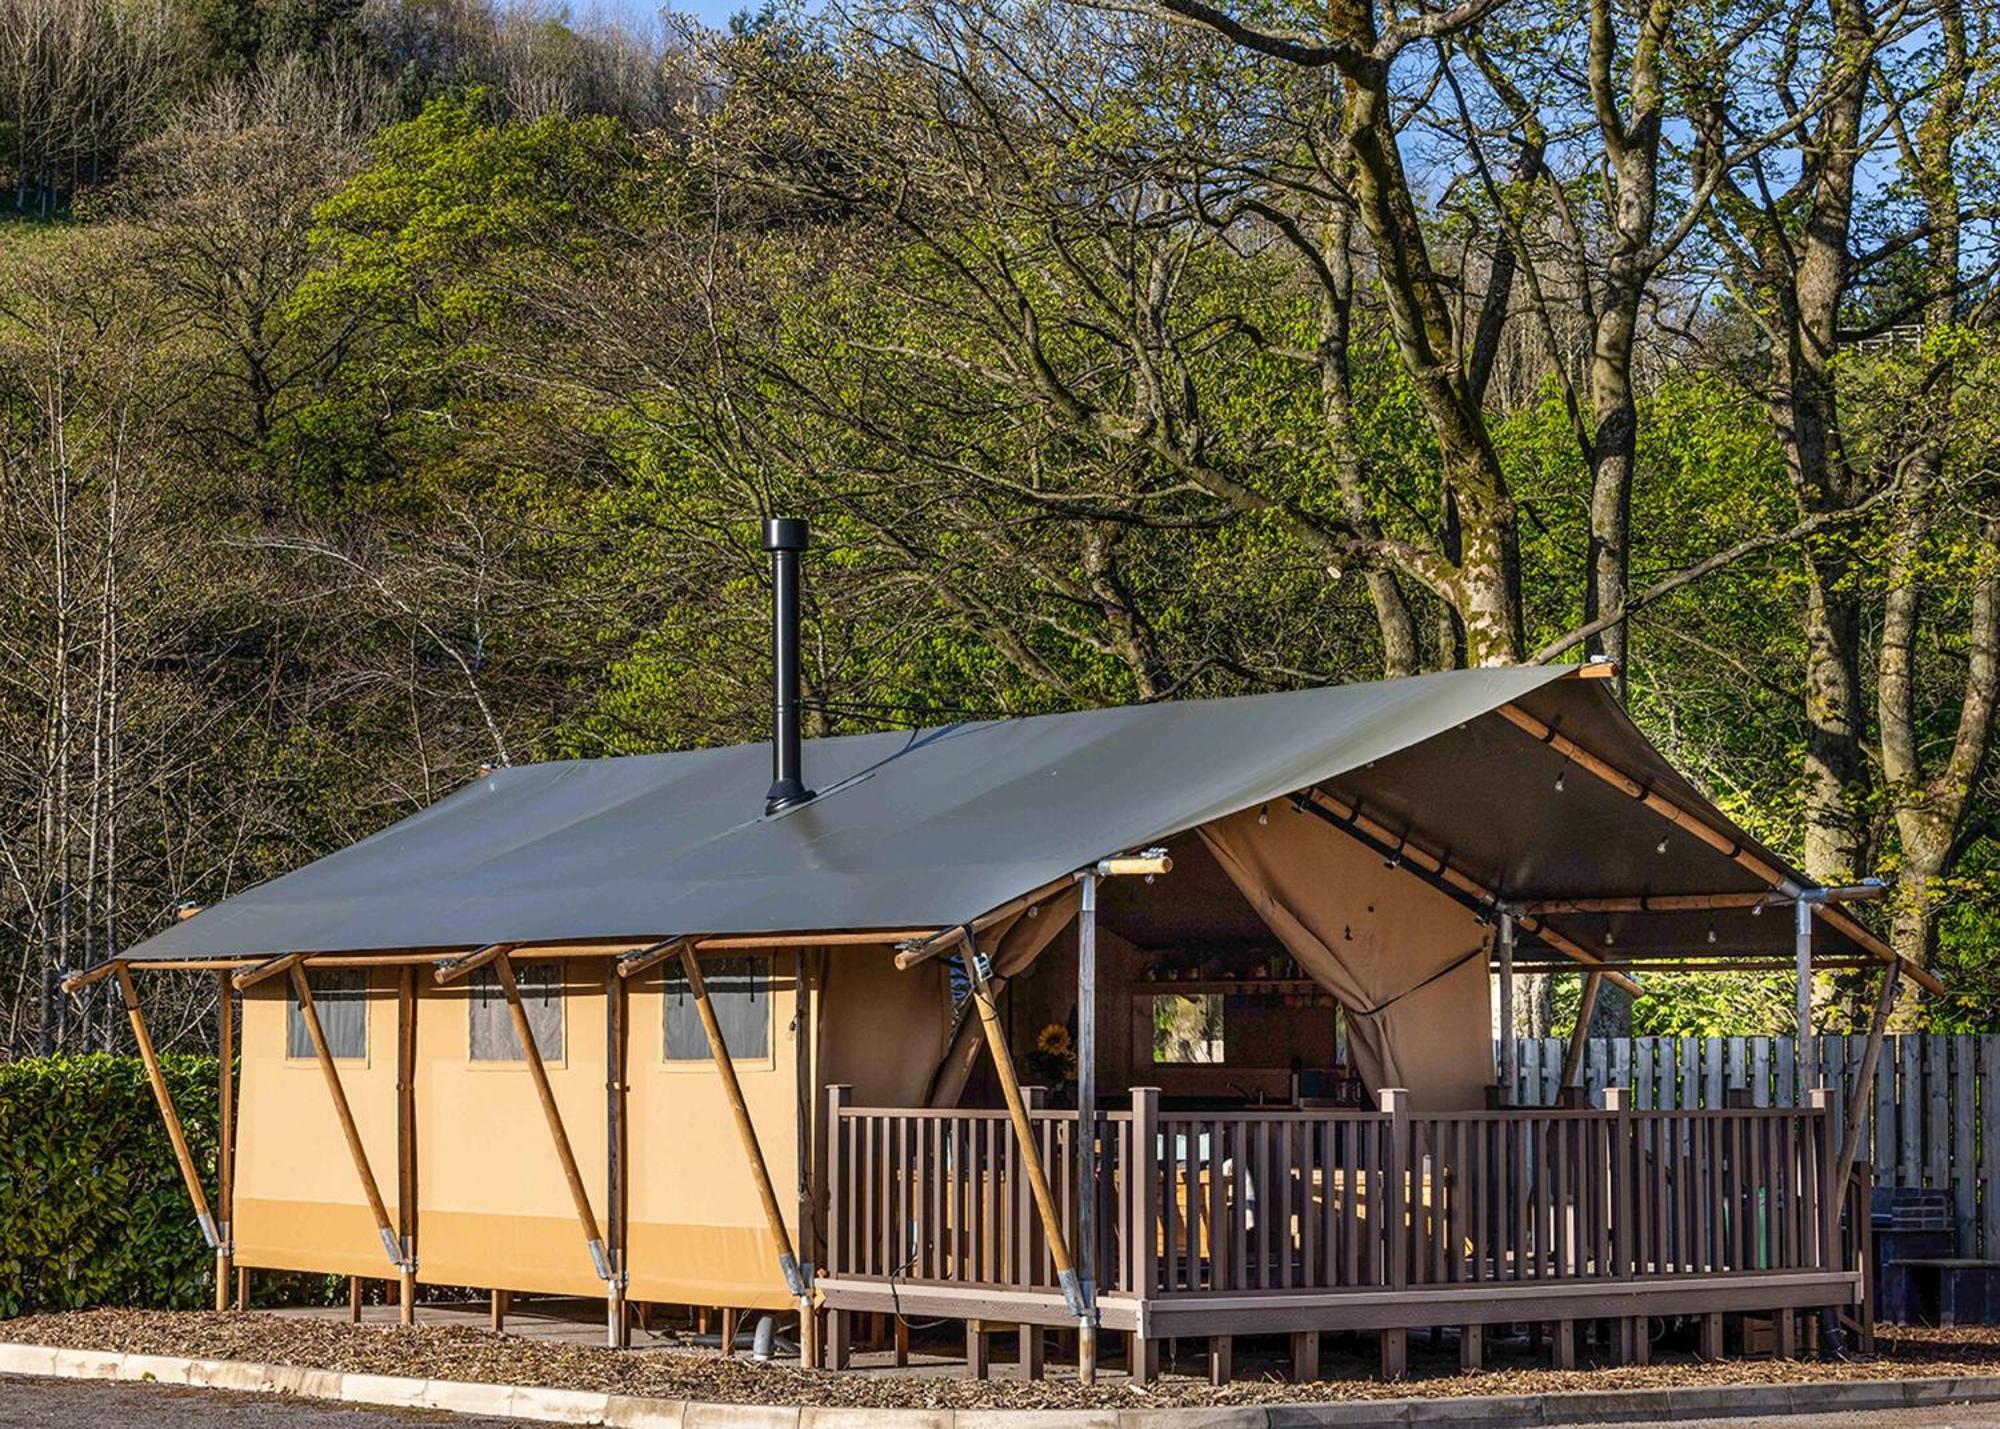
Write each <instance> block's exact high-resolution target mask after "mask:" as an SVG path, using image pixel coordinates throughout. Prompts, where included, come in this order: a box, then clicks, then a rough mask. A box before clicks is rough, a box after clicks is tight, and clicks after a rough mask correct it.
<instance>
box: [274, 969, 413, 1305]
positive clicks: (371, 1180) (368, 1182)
mask: <svg viewBox="0 0 2000 1429" xmlns="http://www.w3.org/2000/svg"><path fill="white" fill-rule="evenodd" d="M290 972H291V978H292V991H294V992H295V993H297V994H298V998H299V1016H300V1018H301V1019H302V1020H303V1021H304V1022H305V1024H306V1036H307V1037H309V1038H311V1039H312V1044H313V1056H314V1058H315V1059H316V1060H317V1061H318V1062H319V1071H320V1076H321V1077H322V1078H323V1079H324V1080H325V1082H326V1090H327V1095H328V1096H329V1097H331V1098H332V1099H333V1114H334V1115H335V1116H336V1117H338V1118H339V1119H340V1133H341V1135H342V1136H344V1137H346V1138H347V1154H348V1155H349V1156H351V1157H352V1158H353V1159H354V1170H355V1172H356V1174H358V1175H359V1176H360V1177H361V1190H362V1193H363V1194H364V1195H366V1196H367V1197H368V1209H369V1210H370V1211H372V1212H374V1214H375V1229H376V1231H377V1232H378V1233H379V1234H380V1235H381V1237H382V1247H383V1249H385V1250H387V1251H388V1252H389V1263H390V1264H391V1265H393V1266H395V1267H396V1268H397V1269H398V1270H401V1269H402V1266H403V1247H402V1243H401V1242H400V1241H399V1240H397V1238H396V1231H395V1227H394V1226H393V1225H391V1223H390V1221H389V1208H388V1207H387V1206H385V1205H384V1204H383V1203H382V1188H381V1187H380V1186H378V1185H377V1184H376V1183H375V1172H374V1171H373V1170H372V1169H371V1168H370V1167H369V1165H368V1148H367V1147H365V1146H363V1145H362V1144H361V1131H360V1129H359V1128H358V1127H356V1126H355V1124H354V1109H353V1108H352V1107H350V1106H349V1105H348V1104H347V1089H346V1088H345V1087H343V1086H341V1084H340V1069H339V1068H338V1067H336V1066H335V1065H334V1064H333V1052H332V1050H331V1049H330V1048H329V1047H328V1046H327V1045H326V1029H325V1028H323V1027H322V1026H320V1021H319V1007H318V1005H317V1004H315V1003H314V1002H313V995H312V988H311V987H310V986H309V985H308V984H307V981H306V970H305V968H304V967H302V966H301V965H300V964H298V963H296V962H295V963H293V964H292V965H291V967H290Z"/></svg>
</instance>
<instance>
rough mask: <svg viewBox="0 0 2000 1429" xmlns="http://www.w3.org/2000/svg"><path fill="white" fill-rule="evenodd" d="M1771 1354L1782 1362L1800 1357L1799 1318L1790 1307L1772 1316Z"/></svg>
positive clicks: (1777, 1311) (1776, 1311) (1773, 1313)
mask: <svg viewBox="0 0 2000 1429" xmlns="http://www.w3.org/2000/svg"><path fill="white" fill-rule="evenodd" d="M1771 1353H1772V1354H1773V1355H1774V1356H1775V1357H1776V1358H1778V1359H1781V1360H1795V1359H1797V1358H1798V1357H1799V1317H1798V1314H1797V1312H1795V1311H1793V1310H1792V1309H1790V1308H1789V1307H1787V1308H1783V1309H1779V1310H1775V1311H1773V1312H1772V1314H1771Z"/></svg>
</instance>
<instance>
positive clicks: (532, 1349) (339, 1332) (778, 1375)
mask: <svg viewBox="0 0 2000 1429" xmlns="http://www.w3.org/2000/svg"><path fill="white" fill-rule="evenodd" d="M0 1338H4V1339H7V1340H13V1341H17V1342H20V1343H24V1344H34V1345H54V1346H60V1347H66V1348H72V1349H97V1350H114V1351H122V1352H125V1353H131V1354H158V1355H182V1356H188V1357H192V1358H197V1359H232V1360H249V1361H255V1362H258V1363H263V1364H285V1365H303V1366H307V1367H311V1368H315V1369H326V1370H336V1371H344V1372H357V1373H364V1374H387V1375H406V1376H411V1377H416V1378H422V1379H457V1380H475V1381H481V1382H484V1383H489V1384H529V1385H541V1386H549V1387H554V1388H562V1389H592V1390H610V1391H612V1392H615V1393H622V1394H638V1395H652V1396H658V1397H661V1398H669V1399H700V1400H709V1401H713V1402H721V1403H758V1404H787V1405H789V1404H821V1405H837V1406H849V1407H865V1408H889V1407H902V1408H913V1409H915V1408H939V1409H942V1408H951V1409H972V1408H989V1407H992V1408H1016V1409H1027V1408H1087V1407H1098V1406H1118V1407H1129V1406H1134V1405H1138V1404H1158V1405H1207V1404H1265V1403H1274V1402H1280V1401H1290V1402H1300V1401H1309V1400H1333V1399H1388V1398H1401V1397H1406V1396H1411V1395H1420V1396H1437V1397H1446V1396H1457V1395H1470V1394H1554V1393H1561V1392H1563V1391H1566V1390H1598V1391H1604V1390H1621V1389H1658V1388H1666V1387H1669V1386H1671V1387H1675V1388H1687V1387H1689V1386H1693V1385H1720V1384H1796V1383H1802V1382H1806V1381H1812V1380H1868V1379H1908V1378H1912V1377H1916V1376H1925V1375H1951V1376H1959V1375H1983V1374H2000V1329H1962V1330H1898V1331H1894V1332H1889V1333H1885V1334H1884V1335H1883V1336H1882V1337H1881V1341H1880V1349H1881V1353H1880V1355H1879V1357H1878V1358H1876V1359H1873V1360H1848V1361H1842V1362H1839V1363H1819V1362H1808V1361H1803V1360H1791V1361H1782V1360H1769V1359H1731V1360H1724V1361H1722V1362H1721V1363H1718V1364H1702V1363H1700V1362H1698V1361H1696V1360H1695V1359H1694V1358H1693V1357H1692V1356H1691V1355H1688V1354H1686V1353H1683V1352H1681V1351H1678V1350H1675V1349H1672V1348H1664V1349H1663V1350H1662V1351H1661V1352H1660V1353H1659V1354H1658V1356H1657V1357H1656V1359H1655V1362H1654V1363H1653V1364H1651V1365H1648V1366H1646V1367H1645V1368H1629V1369H1628V1368H1615V1367H1603V1368H1595V1367H1593V1368H1588V1369H1579V1370H1572V1371H1558V1370H1552V1369H1546V1368H1541V1367H1539V1366H1538V1365H1537V1364H1536V1363H1535V1362H1534V1361H1533V1360H1531V1359H1529V1358H1528V1357H1527V1354H1526V1351H1525V1349H1524V1348H1522V1349H1518V1350H1513V1351H1510V1350H1509V1349H1508V1348H1507V1347H1506V1346H1505V1345H1504V1344H1503V1345H1496V1346H1494V1348H1493V1351H1492V1352H1491V1353H1490V1355H1489V1358H1491V1359H1494V1360H1496V1361H1497V1360H1504V1359H1507V1358H1515V1359H1518V1363H1496V1364H1495V1365H1494V1367H1493V1368H1490V1369H1488V1370H1486V1371H1484V1372H1482V1373H1479V1374H1461V1373H1459V1372H1458V1369H1457V1359H1456V1354H1455V1352H1454V1351H1453V1350H1451V1349H1450V1348H1449V1347H1448V1346H1442V1347H1435V1348H1425V1347H1424V1346H1422V1345H1421V1343H1419V1344H1418V1345H1415V1346H1413V1350H1412V1355H1411V1377H1410V1379H1408V1380H1405V1381H1403V1382H1401V1383H1398V1384H1390V1383H1386V1382H1384V1381H1382V1380H1379V1379H1373V1378H1370V1377H1368V1373H1369V1366H1370V1356H1371V1355H1372V1341H1369V1340H1367V1339H1357V1340H1352V1341H1343V1340H1340V1339H1336V1338H1334V1337H1329V1343H1328V1345H1327V1351H1328V1353H1327V1354H1326V1355H1324V1356H1323V1358H1322V1372H1323V1373H1326V1374H1328V1375H1329V1376H1332V1377H1331V1378H1328V1379H1325V1380H1321V1381H1319V1382H1317V1383H1313V1384H1291V1383H1288V1382H1285V1381H1284V1380H1282V1379H1281V1378H1279V1377H1278V1376H1277V1375H1276V1373H1275V1372H1270V1373H1267V1374H1265V1375H1264V1376H1263V1377H1257V1378H1246V1379H1239V1380H1238V1381H1237V1382H1236V1383H1234V1384H1231V1385H1228V1386H1225V1387H1221V1388H1217V1387H1214V1386H1211V1385H1209V1384H1207V1383H1206V1382H1205V1381H1203V1380H1200V1379H1197V1378H1194V1377H1192V1376H1186V1375H1169V1376H1167V1377H1166V1378H1163V1379H1162V1380H1161V1381H1160V1382H1159V1383H1158V1384H1156V1385H1154V1386H1153V1387H1152V1388H1150V1389H1141V1388H1140V1387H1138V1386H1136V1385H1131V1384H1112V1385H1100V1386H1098V1387H1096V1388H1094V1389H1085V1388H1083V1387H1082V1386H1080V1385H1078V1384H1076V1383H1075V1382H1074V1380H1073V1379H1072V1378H1066V1377H1065V1373H1066V1372H1065V1369H1064V1368H1063V1367H1061V1366H1059V1365H1057V1364H1054V1363H1051V1365H1050V1367H1049V1373H1050V1378H1049V1379H1047V1380H1045V1381H1042V1382H1040V1383H1033V1384H1031V1383H1027V1382H1023V1381H1013V1382H1008V1381H991V1382H979V1381H973V1380H964V1379H920V1378H903V1377H897V1376H895V1375H892V1374H884V1373H868V1374H833V1373H826V1372H820V1371H812V1370H801V1369H796V1368H787V1367H784V1366H782V1365H759V1364H754V1363H751V1362H748V1361H744V1360H724V1359H719V1358H717V1357H715V1356H713V1355H698V1354H690V1353H682V1352H678V1351H674V1350H643V1351H614V1350H606V1349H589V1348H584V1347H582V1346H569V1345H561V1344H550V1343H544V1342H537V1341H529V1340H523V1339H515V1338H509V1337H500V1336H494V1335H491V1334H488V1333H485V1332H483V1331H479V1330H473V1329H467V1328H464V1327H459V1326H433V1327H424V1326H419V1327H417V1328H415V1329H402V1328H399V1327H393V1326H375V1325H349V1324H344V1323H340V1322H336V1321H328V1320H317V1319H298V1318H291V1317H279V1316H275V1315H269V1314H261V1313H257V1312H254V1311H252V1312H249V1313H230V1314H213V1313H207V1312H199V1313H197V1312H170V1311H139V1310H90V1311H80V1312H77V1313H74V1314H66V1315H34V1316H29V1317H27V1318H24V1319H19V1320H14V1321H11V1322H7V1323H5V1324H0ZM1415 1338H1418V1339H1419V1340H1421V1337H1415ZM1241 1358H1242V1357H1241V1351H1239V1363H1241ZM1184 1363H1187V1362H1186V1361H1184ZM1239 1372H1240V1371H1239Z"/></svg>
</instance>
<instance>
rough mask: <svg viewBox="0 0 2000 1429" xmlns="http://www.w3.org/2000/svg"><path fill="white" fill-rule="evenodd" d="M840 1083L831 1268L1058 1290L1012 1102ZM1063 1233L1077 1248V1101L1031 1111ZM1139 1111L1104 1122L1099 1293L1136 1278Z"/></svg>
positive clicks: (1100, 1135) (831, 1189) (860, 1275)
mask: <svg viewBox="0 0 2000 1429" xmlns="http://www.w3.org/2000/svg"><path fill="white" fill-rule="evenodd" d="M846 1092H847V1089H846V1088H845V1087H835V1088H834V1089H833V1091H832V1097H831V1101H832V1108H831V1117H830V1122H829V1125H828V1129H827V1134H828V1149H829V1153H830V1154H829V1158H828V1166H829V1179H828V1197H827V1267H826V1269H827V1272H828V1273H829V1274H834V1275H842V1276H847V1277H851V1278H855V1279H873V1280H888V1281H912V1282H922V1283H928V1284H944V1285H972V1286H999V1287H1006V1288H1009V1289H1016V1290H1019V1289H1047V1290H1048V1291H1050V1292H1051V1293H1052V1294H1053V1293H1058V1291H1057V1280H1056V1272H1055V1262H1054V1260H1053V1259H1052V1258H1051V1257H1050V1255H1049V1247H1048V1237H1047V1235H1046V1233H1045V1232H1044V1230H1043V1227H1042V1223H1041V1219H1040V1216H1039V1215H1038V1213H1037V1211H1036V1208H1035V1203H1034V1197H1033V1195H1032V1194H1031V1193H1030V1190H1029V1185H1028V1178H1027V1175H1026V1171H1025V1164H1026V1163H1025V1161H1024V1159H1023V1157H1022V1156H1021V1148H1020V1143H1019V1142H1018V1141H1017V1140H1016V1138H1015V1136H1014V1128H1013V1123H1012V1122H1011V1121H1009V1120H1008V1117H1007V1113H1006V1112H1004V1111H968V1110H959V1109H951V1110H930V1109H926V1108H883V1107H856V1106H851V1105H849V1104H848V1103H847V1099H846ZM1029 1120H1030V1122H1031V1123H1032V1125H1033V1126H1034V1129H1035V1139H1036V1142H1037V1146H1036V1149H1037V1151H1038V1152H1039V1153H1040V1156H1041V1162H1042V1167H1043V1169H1044V1171H1045V1173H1046V1174H1047V1177H1048V1182H1049V1188H1050V1190H1051V1191H1052V1192H1053V1194H1054V1198H1055V1201H1056V1205H1057V1208H1058V1212H1059V1216H1060V1220H1061V1224H1062V1226H1063V1235H1064V1238H1065V1239H1066V1241H1067V1242H1068V1244H1069V1246H1070V1247H1071V1250H1072V1252H1073V1253H1074V1252H1075V1251H1077V1249H1078V1245H1077V1226H1078V1222H1079V1220H1080V1217H1079V1216H1078V1214H1077V1172H1076V1155H1077V1144H1076V1127H1077V1115H1076V1113H1075V1112H1073V1111H1071V1112H1060V1111H1047V1110H1043V1109H1040V1108H1039V1107H1036V1108H1035V1109H1032V1110H1031V1111H1030V1112H1029ZM1131 1147H1132V1117H1131V1114H1130V1113H1128V1112H1109V1113H1105V1114H1102V1115H1100V1116H1099V1118H1098V1123H1097V1158H1098V1161H1097V1164H1098V1175H1097V1180H1096V1186H1097V1199H1096V1205H1095V1207H1094V1209H1095V1211H1096V1216H1095V1223H1096V1224H1095V1229H1096V1248H1097V1254H1096V1277H1097V1285H1098V1288H1099V1290H1100V1292H1110V1293H1118V1292H1121V1291H1124V1290H1126V1289H1128V1288H1129V1287H1130V1285H1131V1283H1132V1282H1131V1280H1130V1278H1129V1275H1128V1273H1127V1272H1128V1269H1129V1267H1128V1265H1127V1261H1126V1256H1125V1243H1126V1239H1127V1237H1126V1230H1127V1228H1128V1226H1129V1224H1130V1222H1129V1219H1127V1218H1125V1217H1123V1216H1121V1214H1120V1210H1119V1207H1120V1204H1121V1201H1120V1188H1122V1187H1124V1186H1125V1185H1126V1184H1127V1182H1128V1180H1129V1177H1128V1176H1127V1173H1126V1168H1127V1167H1128V1166H1129V1165H1130V1162H1131Z"/></svg>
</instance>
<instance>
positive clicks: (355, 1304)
mask: <svg viewBox="0 0 2000 1429" xmlns="http://www.w3.org/2000/svg"><path fill="white" fill-rule="evenodd" d="M347 1323H348V1324H350V1325H358V1324H360V1323H361V1277H360V1276H358V1275H350V1276H348V1277H347Z"/></svg>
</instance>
